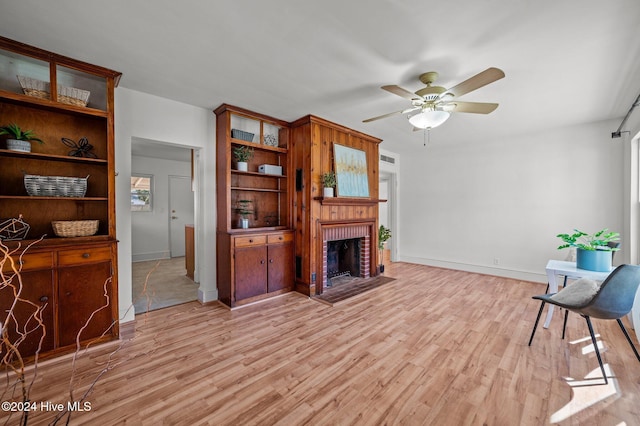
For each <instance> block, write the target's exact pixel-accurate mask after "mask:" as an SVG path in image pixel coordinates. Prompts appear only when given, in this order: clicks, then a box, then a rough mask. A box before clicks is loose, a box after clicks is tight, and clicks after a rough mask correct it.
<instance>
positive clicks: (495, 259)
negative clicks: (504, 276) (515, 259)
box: [493, 257, 500, 265]
mask: <svg viewBox="0 0 640 426" xmlns="http://www.w3.org/2000/svg"><path fill="white" fill-rule="evenodd" d="M493 264H494V265H499V264H500V259H498V258H497V257H494V258H493Z"/></svg>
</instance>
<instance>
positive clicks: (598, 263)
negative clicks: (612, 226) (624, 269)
mask: <svg viewBox="0 0 640 426" xmlns="http://www.w3.org/2000/svg"><path fill="white" fill-rule="evenodd" d="M573 231H574V233H573V234H558V235H557V237H558V238H560V239H561V240H562V241H563V242H564V244H562V245H560V246H559V247H558V250H561V249H564V248H568V247H575V248H576V266H577V267H578V268H580V269H587V270H590V271H597V272H609V271H610V270H611V262H612V258H613V253H612V252H614V251H618V250H620V249H619V248H618V245H619V244H616V242H617V241H620V234H619V233H617V232H609V230H608V229H606V228H605V229H603V230H601V231H598V232H595V233H593V234H587V233H586V232H583V231H580V230H578V229H574V230H573Z"/></svg>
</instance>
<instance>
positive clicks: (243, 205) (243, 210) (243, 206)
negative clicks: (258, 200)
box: [236, 200, 253, 229]
mask: <svg viewBox="0 0 640 426" xmlns="http://www.w3.org/2000/svg"><path fill="white" fill-rule="evenodd" d="M236 204H237V207H236V211H237V212H238V214H239V215H240V227H241V228H242V229H247V228H249V215H251V214H252V213H253V209H252V208H251V200H238V201H237V203H236Z"/></svg>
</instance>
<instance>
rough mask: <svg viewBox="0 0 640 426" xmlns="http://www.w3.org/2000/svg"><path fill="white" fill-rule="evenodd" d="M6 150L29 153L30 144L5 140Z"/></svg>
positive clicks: (15, 140)
mask: <svg viewBox="0 0 640 426" xmlns="http://www.w3.org/2000/svg"><path fill="white" fill-rule="evenodd" d="M7 149H8V150H10V151H20V152H31V142H29V141H19V140H17V139H7Z"/></svg>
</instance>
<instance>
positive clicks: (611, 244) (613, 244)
mask: <svg viewBox="0 0 640 426" xmlns="http://www.w3.org/2000/svg"><path fill="white" fill-rule="evenodd" d="M607 245H608V246H609V247H611V248H618V247H620V242H619V241H609V242H608V243H607ZM615 257H616V252H615V251H612V252H611V261H612V262H613V259H614V258H615ZM568 278H569V277H567V276H565V277H564V284H563V285H562V287H563V288H564V287H566V286H567V279H568ZM544 292H545V293H548V292H549V284H547V289H546V290H545V291H544ZM568 316H569V311H568V310H565V311H564V322H563V323H562V340H564V335H565V331H566V330H567V317H568ZM532 338H533V337H532ZM529 344H531V342H529Z"/></svg>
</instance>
